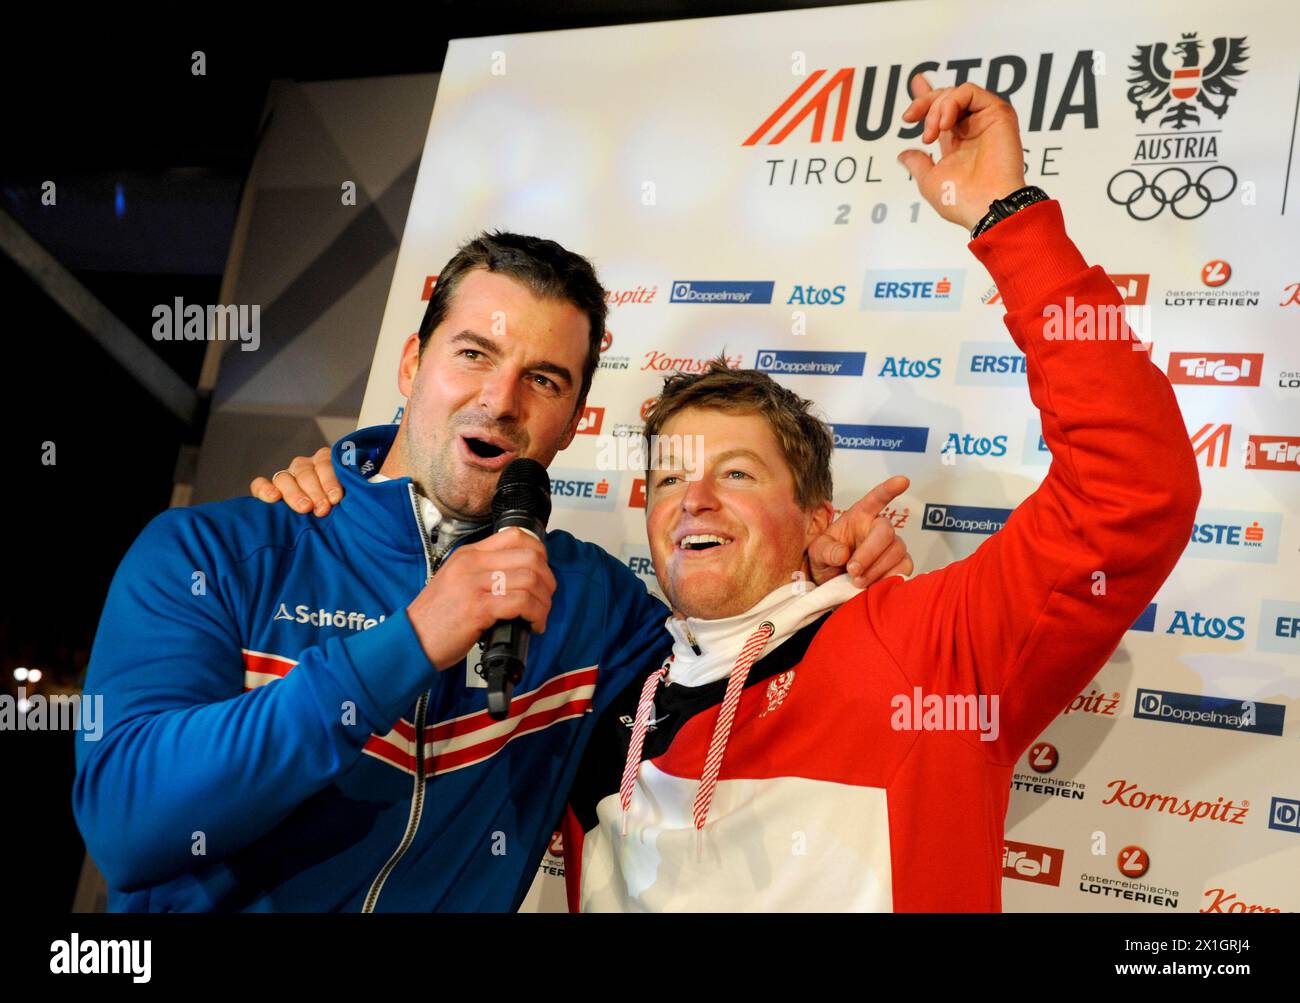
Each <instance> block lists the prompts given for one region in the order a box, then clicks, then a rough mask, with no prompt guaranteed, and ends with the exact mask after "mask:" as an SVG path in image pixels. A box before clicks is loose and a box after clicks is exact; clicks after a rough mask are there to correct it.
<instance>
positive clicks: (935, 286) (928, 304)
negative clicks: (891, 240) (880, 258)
mask: <svg viewBox="0 0 1300 1003" xmlns="http://www.w3.org/2000/svg"><path fill="white" fill-rule="evenodd" d="M965 282H966V270H965V269H963V268H955V269H951V270H949V271H940V270H935V269H926V268H886V269H872V270H869V271H868V272H867V273H866V277H865V279H864V280H863V284H862V302H861V303H860V304H859V308H860V309H862V310H960V309H961V298H962V290H963V289H964V288H965Z"/></svg>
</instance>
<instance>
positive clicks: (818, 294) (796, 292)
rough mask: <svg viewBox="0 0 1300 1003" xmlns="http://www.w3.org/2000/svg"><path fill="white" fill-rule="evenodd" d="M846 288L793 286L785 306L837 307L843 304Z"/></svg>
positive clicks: (841, 286)
mask: <svg viewBox="0 0 1300 1003" xmlns="http://www.w3.org/2000/svg"><path fill="white" fill-rule="evenodd" d="M847 289H848V286H843V285H840V286H811V285H809V286H795V287H794V289H793V290H792V291H791V293H790V297H789V299H787V300H786V301H785V304H786V306H790V305H792V304H798V305H800V306H839V305H840V304H842V303H843V302H844V292H845V290H847Z"/></svg>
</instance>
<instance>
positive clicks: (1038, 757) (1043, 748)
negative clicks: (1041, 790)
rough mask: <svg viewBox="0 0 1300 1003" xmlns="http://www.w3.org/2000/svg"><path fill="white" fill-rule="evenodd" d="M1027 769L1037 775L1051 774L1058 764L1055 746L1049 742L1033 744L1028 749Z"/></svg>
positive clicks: (1058, 758)
mask: <svg viewBox="0 0 1300 1003" xmlns="http://www.w3.org/2000/svg"><path fill="white" fill-rule="evenodd" d="M1027 758H1028V760H1029V767H1030V769H1032V770H1034V771H1035V772H1037V773H1051V772H1052V771H1053V770H1054V769H1056V764H1057V763H1058V762H1060V756H1059V755H1058V754H1057V751H1056V746H1054V745H1052V744H1051V743H1050V742H1035V743H1034V744H1033V745H1032V746H1030V747H1029V755H1028V757H1027Z"/></svg>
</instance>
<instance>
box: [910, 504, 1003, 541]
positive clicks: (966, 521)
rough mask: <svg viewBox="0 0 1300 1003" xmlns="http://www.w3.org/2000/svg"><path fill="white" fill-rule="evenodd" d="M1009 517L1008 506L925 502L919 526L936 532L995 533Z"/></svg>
mask: <svg viewBox="0 0 1300 1003" xmlns="http://www.w3.org/2000/svg"><path fill="white" fill-rule="evenodd" d="M1009 518H1011V509H1009V508H985V507H984V506H981V505H934V504H930V503H929V502H927V503H926V506H925V513H924V514H923V515H922V516H921V528H922V529H929V530H933V531H935V532H937V533H982V534H984V535H986V536H987V535H991V534H993V533H996V532H997V531H998V530H999V529H1001V528H1002V527H1003V526H1004V525H1006V521H1007V520H1008V519H1009Z"/></svg>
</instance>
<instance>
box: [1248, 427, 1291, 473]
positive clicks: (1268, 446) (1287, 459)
mask: <svg viewBox="0 0 1300 1003" xmlns="http://www.w3.org/2000/svg"><path fill="white" fill-rule="evenodd" d="M1246 469H1247V470H1288V471H1291V472H1292V473H1294V472H1295V471H1297V470H1300V436H1297V435H1252V436H1250V437H1249V439H1247V444H1246Z"/></svg>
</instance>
